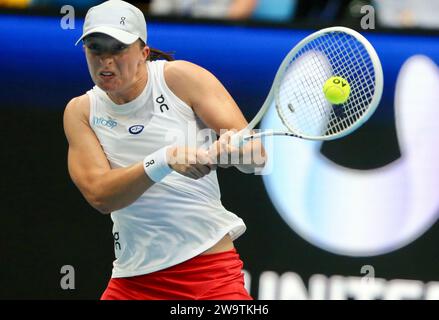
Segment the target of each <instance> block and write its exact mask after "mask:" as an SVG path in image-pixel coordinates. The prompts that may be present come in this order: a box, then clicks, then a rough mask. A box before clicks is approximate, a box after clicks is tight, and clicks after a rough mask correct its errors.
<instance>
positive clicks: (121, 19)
mask: <svg viewBox="0 0 439 320" xmlns="http://www.w3.org/2000/svg"><path fill="white" fill-rule="evenodd" d="M125 19H126V17H120V24H123V25H125Z"/></svg>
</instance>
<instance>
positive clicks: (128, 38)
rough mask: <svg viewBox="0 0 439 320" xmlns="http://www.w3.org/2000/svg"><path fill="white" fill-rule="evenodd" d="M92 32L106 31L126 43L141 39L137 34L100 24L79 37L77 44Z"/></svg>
mask: <svg viewBox="0 0 439 320" xmlns="http://www.w3.org/2000/svg"><path fill="white" fill-rule="evenodd" d="M92 33H104V34H106V35H108V36H110V37H112V38H115V39H116V40H118V41H120V42H122V43H125V44H132V43H134V42H135V41H136V40H137V39H139V36H137V35H135V34H131V33H128V32H126V31H123V30H120V29H116V28H112V27H107V26H100V27H96V28H93V29H91V30H89V31H87V32H86V33H84V34H83V35H82V36H81V38H79V39H78V41H76V43H75V46H76V45H78V43H79V42H80V41H81V40H82V39H84V38H85V37H86V36H88V35H89V34H92Z"/></svg>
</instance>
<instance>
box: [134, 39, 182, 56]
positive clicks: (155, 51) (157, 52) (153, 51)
mask: <svg viewBox="0 0 439 320" xmlns="http://www.w3.org/2000/svg"><path fill="white" fill-rule="evenodd" d="M145 46H146V44H145V42H143V41H142V40H140V47H141V48H144V47H145ZM149 49H150V50H151V52H150V53H149V56H148V59H147V60H149V61H154V60H163V59H164V60H167V61H174V60H175V58H174V57H173V53H169V52H163V51H161V50H159V49H154V48H151V47H150V48H149Z"/></svg>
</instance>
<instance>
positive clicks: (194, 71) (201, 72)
mask: <svg viewBox="0 0 439 320" xmlns="http://www.w3.org/2000/svg"><path fill="white" fill-rule="evenodd" d="M209 73H210V72H209V71H208V70H206V69H205V68H203V67H202V66H200V65H197V64H195V63H192V62H190V61H186V60H175V61H167V62H166V63H165V67H164V74H165V77H166V79H167V80H168V79H174V78H177V79H181V78H182V77H183V78H199V77H203V76H207V75H208V74H209Z"/></svg>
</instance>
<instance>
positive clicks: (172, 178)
mask: <svg viewBox="0 0 439 320" xmlns="http://www.w3.org/2000/svg"><path fill="white" fill-rule="evenodd" d="M164 65H165V61H154V62H147V68H148V82H147V84H146V86H145V89H144V90H143V92H142V93H141V94H140V95H139V96H138V97H137V98H135V99H134V100H133V101H130V102H129V103H126V104H123V105H116V104H115V103H114V102H113V101H112V100H111V99H110V98H109V97H108V96H107V94H106V93H105V92H104V91H102V90H101V89H100V88H99V87H97V86H95V87H94V88H93V89H92V90H90V91H88V92H87V94H88V95H89V97H90V126H91V128H92V129H93V130H94V132H95V134H96V136H97V137H98V139H99V141H100V143H101V146H102V148H103V150H104V152H105V154H106V156H107V159H108V161H109V163H110V165H111V167H112V168H120V167H127V166H129V165H132V164H134V163H137V162H140V161H142V160H143V158H144V157H145V156H146V155H148V154H150V153H152V152H154V151H156V150H158V149H160V148H162V147H163V146H166V145H170V144H179V145H187V144H190V143H194V141H195V139H193V138H192V139H191V137H197V134H198V135H200V134H201V133H203V132H204V131H202V130H203V129H206V126H205V125H204V124H203V123H202V122H201V120H200V119H199V118H198V117H197V116H196V115H195V113H194V112H193V111H192V109H191V108H190V107H189V106H188V105H187V104H186V103H184V102H183V101H182V100H181V99H179V98H178V97H177V96H176V95H175V94H173V93H172V91H171V90H170V89H169V88H168V86H167V85H166V82H165V78H164V74H163V68H164ZM173 137H174V138H175V137H178V138H179V139H180V140H179V141H177V140H176V139H172V138H173ZM209 139H215V137H213V136H212V131H211V130H209ZM209 139H208V140H209ZM197 140H198V143H199V144H200V143H201V142H202V141H203V140H204V139H202V137H198V139H197ZM211 141H214V140H211ZM220 196H221V195H220V190H219V186H218V180H217V176H216V171H212V172H211V173H210V174H208V175H206V176H205V177H203V178H201V179H198V180H193V179H190V178H187V177H185V176H183V175H181V174H179V173H177V172H172V173H171V174H169V175H168V176H167V177H165V178H164V179H163V180H162V181H161V182H159V183H156V184H154V185H153V186H152V187H150V188H149V189H148V190H147V191H146V192H145V193H144V194H143V195H142V196H140V197H139V198H138V199H137V200H136V201H135V202H134V203H132V204H131V205H129V206H128V207H125V208H123V209H121V210H117V211H114V212H112V213H111V219H112V220H113V238H114V251H115V256H116V260H115V261H114V263H113V272H112V277H113V278H118V277H130V276H136V275H141V274H146V273H150V272H154V271H157V270H161V269H164V268H167V267H170V266H173V265H176V264H178V263H181V262H183V261H185V260H188V259H190V258H192V257H194V256H196V255H198V254H200V253H202V252H203V251H205V250H207V249H209V248H210V247H212V246H213V245H214V244H215V243H217V242H218V241H219V240H220V239H221V238H222V237H224V235H226V234H230V236H231V238H232V239H233V240H234V239H236V238H237V237H239V236H240V235H241V234H242V233H243V232H244V231H245V229H246V226H245V224H244V222H243V221H242V220H241V219H240V218H239V217H237V216H236V215H235V214H233V213H232V212H230V211H227V210H226V209H225V208H224V207H223V205H222V204H221V201H220Z"/></svg>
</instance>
